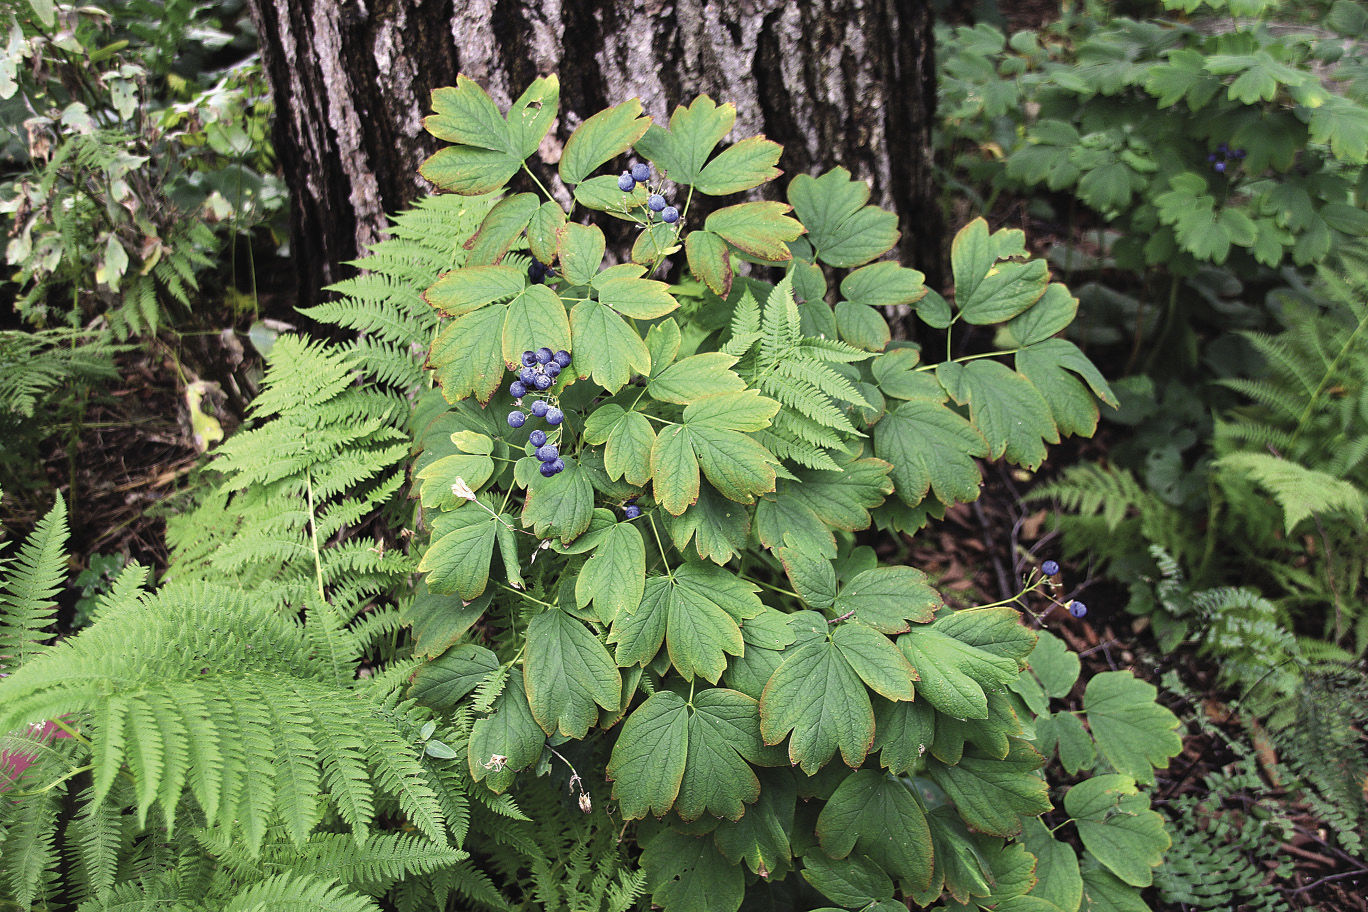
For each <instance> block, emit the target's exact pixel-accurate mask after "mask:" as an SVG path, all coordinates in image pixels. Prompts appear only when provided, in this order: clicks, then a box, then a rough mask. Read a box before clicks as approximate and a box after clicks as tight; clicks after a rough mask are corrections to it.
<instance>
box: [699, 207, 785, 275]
mask: <svg viewBox="0 0 1368 912" xmlns="http://www.w3.org/2000/svg"><path fill="white" fill-rule="evenodd" d="M788 211H789V206H788V205H787V204H786V203H779V202H774V201H771V200H758V201H755V202H750V203H737V204H736V205H735V206H725V207H723V208H721V209H718V210H716V211H715V212H712V213H711V214H709V215H708V218H707V220H706V221H705V222H704V227H706V228H707V230H708V231H711V232H712V233H714V234H716V235H719V236H720V237H721V238H722V239H723V240H725V241H726V242H727V243H728V244H731V245H732V246H733V247H735V248H737V249H738V250H740V251H741V252H743V253H748V254H750V255H751V256H753V257H759V258H760V259H762V260H770V261H772V262H784V261H787V260H789V259H792V256H793V255H792V254H791V253H789V249H788V242H789V241H793V240H797V239H798V236H799V235H800V234H802V233H803V226H802V224H801V223H799V222H797V221H795V220H793V219H791V218H789V217H788V216H787V215H786V214H785V213H787V212H788Z"/></svg>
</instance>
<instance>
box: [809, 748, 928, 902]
mask: <svg viewBox="0 0 1368 912" xmlns="http://www.w3.org/2000/svg"><path fill="white" fill-rule="evenodd" d="M817 839H818V840H819V842H820V843H821V846H822V849H823V850H824V851H825V852H826V853H827V854H828V855H831V856H832V857H834V858H844V857H845V856H847V855H849V854H850V853H851V852H852V851H854V850H855V849H856V848H858V849H859V850H860V851H862V852H863V853H864V854H866V855H868V856H869V857H870V858H871V859H873V860H874V861H875V862H877V863H878V864H879V865H880V866H881V867H882V868H883V869H884V870H885V871H888V872H889V873H890V874H892V875H893V876H895V877H897V878H899V879H902V880H906V881H908V882H910V883H911V884H912V886H913V888H914V889H921V888H924V887H926V886H927V885H928V884H929V883H930V882H931V851H932V849H931V829H930V827H929V826H928V825H927V822H926V815H925V814H924V813H923V812H922V809H921V805H920V804H919V803H918V802H917V799H916V797H915V796H914V795H913V794H912V791H911V790H910V789H909V788H908V787H907V785H906V784H904V783H903V781H902V780H901V779H896V778H894V777H892V776H889V775H887V774H885V773H882V772H878V771H876V770H857V771H856V772H853V773H851V774H850V775H849V776H847V777H846V778H845V779H844V780H843V781H842V782H841V784H840V785H838V786H837V787H836V791H835V792H833V793H832V795H831V798H830V799H828V800H827V803H826V807H824V808H822V812H821V813H820V814H819V815H818V816H817Z"/></svg>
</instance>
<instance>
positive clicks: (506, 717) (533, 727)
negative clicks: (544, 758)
mask: <svg viewBox="0 0 1368 912" xmlns="http://www.w3.org/2000/svg"><path fill="white" fill-rule="evenodd" d="M545 743H546V733H545V732H543V731H542V729H541V727H540V726H539V725H538V724H537V720H536V719H535V718H533V716H532V710H531V708H530V707H529V706H528V705H527V693H526V691H525V690H524V689H523V682H522V677H521V676H520V675H517V674H515V675H513V676H512V677H511V678H510V679H509V680H508V683H507V684H506V685H505V686H504V689H503V691H502V692H501V693H500V694H499V697H498V699H497V700H495V701H494V711H493V712H491V713H490V714H489V715H488V716H486V717H485V718H483V719H477V720H476V721H475V727H474V728H472V729H471V732H470V747H469V759H468V765H469V767H470V775H471V778H473V779H474V780H475V781H476V782H480V781H485V782H486V784H487V785H488V786H489V787H490V789H492V790H493V791H495V792H502V791H505V790H506V789H507V788H508V787H509V786H510V785H512V784H513V774H514V773H515V772H516V771H518V770H522V769H526V768H527V767H529V766H531V765H532V764H533V763H536V762H537V758H538V757H540V756H541V753H542V745H544V744H545Z"/></svg>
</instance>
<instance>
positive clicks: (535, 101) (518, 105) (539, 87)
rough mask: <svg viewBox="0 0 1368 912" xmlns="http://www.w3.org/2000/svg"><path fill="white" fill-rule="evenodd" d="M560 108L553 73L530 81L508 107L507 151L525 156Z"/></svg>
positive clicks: (538, 140)
mask: <svg viewBox="0 0 1368 912" xmlns="http://www.w3.org/2000/svg"><path fill="white" fill-rule="evenodd" d="M559 110H560V79H559V77H557V76H556V75H555V74H554V73H553V74H552V75H550V76H540V77H538V78H536V79H534V80H532V84H531V85H529V86H528V87H527V89H526V90H524V91H523V93H522V95H520V96H518V100H517V101H515V102H513V106H512V107H511V108H509V109H508V117H507V120H508V135H509V139H510V140H511V142H512V149H511V151H512V152H514V153H515V154H517V155H519V156H521V157H522V158H527V156H529V155H531V154H532V153H533V152H536V151H537V149H538V147H540V146H541V143H542V140H543V139H545V138H546V131H547V130H550V129H551V124H552V123H553V122H555V120H556V114H557V113H558V112H559Z"/></svg>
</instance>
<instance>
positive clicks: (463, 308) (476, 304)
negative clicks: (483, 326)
mask: <svg viewBox="0 0 1368 912" xmlns="http://www.w3.org/2000/svg"><path fill="white" fill-rule="evenodd" d="M526 286H527V276H526V275H524V274H523V273H521V272H519V271H518V270H516V269H514V268H512V267H511V266H466V267H463V268H461V269H456V270H453V271H451V272H448V273H447V274H446V275H444V276H442V277H441V278H440V279H438V280H437V282H436V284H434V285H433V286H432V287H431V288H429V289H428V290H427V291H425V292H424V293H423V299H424V300H426V301H427V302H428V303H429V304H431V305H432V306H433V307H435V308H437V309H438V310H440V311H441V312H442V313H444V314H446V315H447V316H449V317H459V316H461V315H463V314H468V313H470V312H471V311H472V310H479V309H480V308H481V307H484V306H485V305H486V304H492V303H494V302H495V301H506V300H508V299H509V298H511V297H513V296H514V295H516V294H519V293H520V292H521V291H522V290H523V289H524V288H525V287H526Z"/></svg>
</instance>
